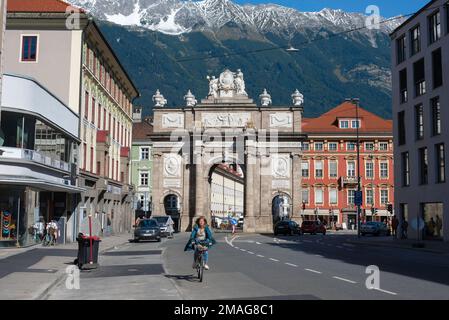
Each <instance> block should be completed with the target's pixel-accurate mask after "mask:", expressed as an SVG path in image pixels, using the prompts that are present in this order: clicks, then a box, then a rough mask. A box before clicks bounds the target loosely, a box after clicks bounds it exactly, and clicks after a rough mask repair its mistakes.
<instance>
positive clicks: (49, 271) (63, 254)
mask: <svg viewBox="0 0 449 320" xmlns="http://www.w3.org/2000/svg"><path fill="white" fill-rule="evenodd" d="M130 238H131V234H130V233H124V234H121V235H113V236H109V237H106V238H103V239H102V242H101V243H100V252H104V251H108V250H110V249H113V248H115V247H120V246H121V245H123V244H126V243H128V240H129V239H130ZM77 251H78V244H77V243H76V242H75V243H69V244H65V245H58V246H56V247H42V246H40V245H38V246H34V247H29V248H23V249H0V300H5V299H6V300H16V299H17V300H35V299H40V298H41V297H43V296H44V295H45V294H46V293H47V292H48V291H49V290H50V289H51V288H52V287H53V286H54V285H55V284H56V283H57V282H58V281H59V280H60V279H62V277H64V276H65V270H66V268H67V266H69V265H71V264H73V260H74V259H75V258H76V255H77Z"/></svg>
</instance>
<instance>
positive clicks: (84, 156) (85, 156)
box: [83, 143, 87, 170]
mask: <svg viewBox="0 0 449 320" xmlns="http://www.w3.org/2000/svg"><path fill="white" fill-rule="evenodd" d="M83 169H84V170H87V144H86V143H84V144H83Z"/></svg>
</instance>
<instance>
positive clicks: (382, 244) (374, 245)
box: [346, 241, 447, 254]
mask: <svg viewBox="0 0 449 320" xmlns="http://www.w3.org/2000/svg"><path fill="white" fill-rule="evenodd" d="M346 243H350V244H356V245H364V246H371V247H385V248H398V249H406V250H413V251H420V252H429V253H437V254H447V252H445V251H441V250H434V249H425V248H413V247H412V246H411V245H410V246H401V245H395V244H386V243H367V242H361V241H346Z"/></svg>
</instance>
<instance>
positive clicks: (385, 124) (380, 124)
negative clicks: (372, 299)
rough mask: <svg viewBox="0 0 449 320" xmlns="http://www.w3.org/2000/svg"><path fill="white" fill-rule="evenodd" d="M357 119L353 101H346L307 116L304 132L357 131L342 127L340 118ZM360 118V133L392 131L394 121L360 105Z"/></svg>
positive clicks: (303, 123)
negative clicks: (316, 115) (309, 116)
mask: <svg viewBox="0 0 449 320" xmlns="http://www.w3.org/2000/svg"><path fill="white" fill-rule="evenodd" d="M342 118H343V119H355V118H356V108H355V105H354V104H352V103H351V102H344V103H342V104H340V105H339V106H337V107H335V108H334V109H331V110H329V111H328V112H326V113H324V114H323V115H321V116H319V117H317V118H306V119H304V120H303V122H302V131H303V132H304V133H351V134H353V133H355V132H356V129H340V128H339V127H338V119H342ZM359 118H360V119H361V120H362V124H361V126H360V130H359V132H360V133H391V134H393V122H392V121H391V120H386V119H384V118H381V117H379V116H377V115H375V114H373V113H371V112H369V111H367V110H365V109H363V108H361V107H359Z"/></svg>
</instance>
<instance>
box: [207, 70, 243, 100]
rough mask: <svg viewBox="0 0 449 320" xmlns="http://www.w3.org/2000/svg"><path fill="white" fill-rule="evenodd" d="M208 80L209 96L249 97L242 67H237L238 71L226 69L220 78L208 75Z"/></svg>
mask: <svg viewBox="0 0 449 320" xmlns="http://www.w3.org/2000/svg"><path fill="white" fill-rule="evenodd" d="M207 80H208V81H209V94H208V98H210V97H212V98H233V97H248V94H247V93H246V90H245V89H246V88H245V80H244V78H243V72H242V70H240V69H237V72H232V71H230V70H229V69H226V70H225V71H223V72H222V73H221V74H220V76H219V77H218V78H216V77H215V76H212V77H211V76H207Z"/></svg>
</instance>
